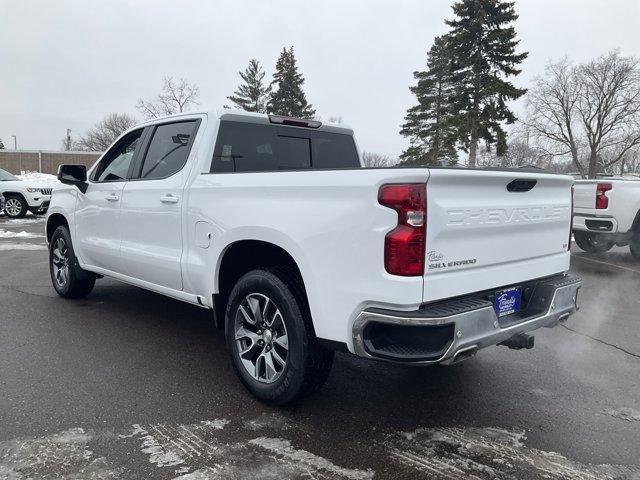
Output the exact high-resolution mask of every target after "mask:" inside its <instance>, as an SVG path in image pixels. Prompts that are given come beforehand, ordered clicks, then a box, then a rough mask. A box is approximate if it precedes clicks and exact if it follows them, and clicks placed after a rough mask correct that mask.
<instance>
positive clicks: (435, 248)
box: [424, 169, 573, 301]
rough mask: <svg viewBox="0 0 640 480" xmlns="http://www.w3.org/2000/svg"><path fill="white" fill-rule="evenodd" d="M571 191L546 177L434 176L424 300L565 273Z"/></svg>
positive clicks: (563, 180)
mask: <svg viewBox="0 0 640 480" xmlns="http://www.w3.org/2000/svg"><path fill="white" fill-rule="evenodd" d="M572 183H573V179H572V178H571V177H568V176H563V175H552V174H544V173H540V174H537V173H526V172H522V173H521V172H511V171H478V170H458V169H443V170H440V169H432V170H431V175H430V177H429V180H428V182H427V242H426V250H427V252H426V266H425V275H424V280H425V281H424V300H425V301H430V300H434V299H440V298H448V297H453V296H457V295H463V294H467V293H472V292H477V291H482V290H486V289H490V288H494V287H500V286H506V285H512V284H516V283H518V282H524V281H526V280H530V279H535V278H540V277H544V276H547V275H552V274H555V273H559V272H562V271H565V270H568V268H569V252H568V242H569V230H570V222H571V220H570V219H571V184H572Z"/></svg>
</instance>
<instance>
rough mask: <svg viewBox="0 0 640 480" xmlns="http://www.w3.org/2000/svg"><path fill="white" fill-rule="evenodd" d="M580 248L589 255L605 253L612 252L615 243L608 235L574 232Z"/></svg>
mask: <svg viewBox="0 0 640 480" xmlns="http://www.w3.org/2000/svg"><path fill="white" fill-rule="evenodd" d="M573 237H574V238H575V239H576V243H577V244H578V246H579V247H580V248H581V249H582V250H584V251H585V252H588V253H604V252H608V251H609V250H611V248H612V247H613V245H614V242H613V241H612V240H610V239H608V238H607V235H606V234H602V233H593V232H583V231H576V230H574V232H573Z"/></svg>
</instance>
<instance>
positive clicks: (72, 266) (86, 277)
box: [49, 225, 96, 298]
mask: <svg viewBox="0 0 640 480" xmlns="http://www.w3.org/2000/svg"><path fill="white" fill-rule="evenodd" d="M49 272H50V274H51V283H52V284H53V288H54V289H55V291H56V292H57V294H58V295H60V296H61V297H63V298H83V297H86V296H87V295H89V293H91V290H93V286H94V285H95V283H96V277H95V275H94V274H92V273H90V272H87V271H85V270H83V269H81V268H80V266H79V265H78V259H77V258H76V255H75V253H74V251H73V244H72V243H71V235H70V234H69V230H68V229H67V227H65V226H63V225H61V226H59V227H58V228H56V230H55V232H53V235H52V237H51V242H50V243H49ZM62 272H64V274H62Z"/></svg>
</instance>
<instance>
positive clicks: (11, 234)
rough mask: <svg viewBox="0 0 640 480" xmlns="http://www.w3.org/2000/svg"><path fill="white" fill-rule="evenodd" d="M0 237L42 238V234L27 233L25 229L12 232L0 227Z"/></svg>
mask: <svg viewBox="0 0 640 480" xmlns="http://www.w3.org/2000/svg"><path fill="white" fill-rule="evenodd" d="M0 238H44V235H38V234H37V233H29V232H27V231H25V230H23V231H21V232H12V231H10V230H3V229H2V228H0Z"/></svg>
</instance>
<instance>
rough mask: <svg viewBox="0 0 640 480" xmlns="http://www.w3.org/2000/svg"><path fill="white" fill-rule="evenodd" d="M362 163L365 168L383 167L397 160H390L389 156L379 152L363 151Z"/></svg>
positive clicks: (391, 164)
mask: <svg viewBox="0 0 640 480" xmlns="http://www.w3.org/2000/svg"><path fill="white" fill-rule="evenodd" d="M362 163H363V164H364V166H365V167H367V168H384V167H391V166H393V165H395V164H396V163H397V162H396V161H394V160H392V159H391V157H389V156H387V155H382V154H380V153H372V152H363V153H362Z"/></svg>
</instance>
